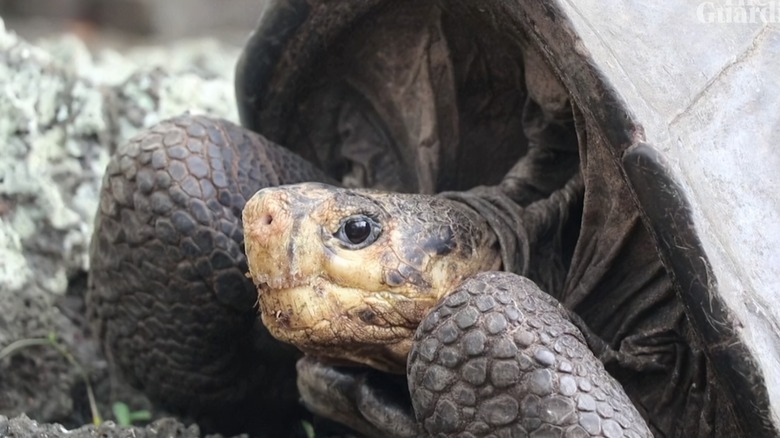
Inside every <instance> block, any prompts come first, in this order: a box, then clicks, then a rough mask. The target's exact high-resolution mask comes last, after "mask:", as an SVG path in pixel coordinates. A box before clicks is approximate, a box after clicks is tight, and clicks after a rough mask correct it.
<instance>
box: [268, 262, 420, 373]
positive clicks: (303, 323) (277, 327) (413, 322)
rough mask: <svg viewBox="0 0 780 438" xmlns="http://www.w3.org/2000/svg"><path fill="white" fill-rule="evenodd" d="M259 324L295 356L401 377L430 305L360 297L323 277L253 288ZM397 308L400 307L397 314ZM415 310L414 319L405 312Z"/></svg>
mask: <svg viewBox="0 0 780 438" xmlns="http://www.w3.org/2000/svg"><path fill="white" fill-rule="evenodd" d="M258 301H259V307H260V316H261V318H262V321H263V324H264V325H265V326H266V327H267V328H268V330H269V332H270V333H271V334H272V335H273V336H274V337H275V338H277V339H279V340H282V341H284V342H288V343H291V344H294V345H296V346H297V347H298V348H299V349H301V351H303V352H305V353H307V354H310V355H313V356H315V357H320V358H328V359H329V360H338V361H342V362H343V363H352V364H362V365H367V366H369V367H372V368H375V369H379V370H382V371H387V372H391V373H399V374H400V373H403V372H404V371H405V369H406V357H407V355H408V353H409V350H410V349H411V344H412V338H413V335H414V331H415V330H416V328H417V324H418V322H419V321H420V320H422V317H423V316H424V315H425V313H426V312H427V309H429V308H430V307H432V305H433V303H431V302H429V301H430V300H429V301H425V300H423V299H410V298H408V297H405V296H399V295H397V294H392V293H390V292H388V293H378V292H366V291H363V290H361V289H356V288H350V287H345V286H341V285H338V284H336V283H334V282H332V281H329V280H328V279H327V278H325V277H316V278H312V279H310V280H309V281H308V282H305V283H301V284H297V285H294V286H290V287H281V288H272V287H271V286H268V285H265V284H264V285H259V286H258ZM399 306H402V307H406V309H404V311H401V312H399ZM411 308H414V309H416V310H417V312H416V313H417V315H416V317H414V316H410V314H409V309H411Z"/></svg>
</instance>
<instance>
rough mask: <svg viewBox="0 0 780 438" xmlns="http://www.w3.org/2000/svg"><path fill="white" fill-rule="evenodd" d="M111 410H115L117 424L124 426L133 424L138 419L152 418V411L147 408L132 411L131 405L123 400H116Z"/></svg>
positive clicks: (146, 419)
mask: <svg viewBox="0 0 780 438" xmlns="http://www.w3.org/2000/svg"><path fill="white" fill-rule="evenodd" d="M111 410H112V411H114V418H115V419H116V424H118V425H120V426H123V427H129V426H132V425H133V424H134V423H135V422H136V421H149V420H151V418H152V413H151V412H149V411H147V410H145V409H142V410H140V411H131V410H130V407H129V406H127V404H125V403H122V402H116V403H114V404H113V405H111Z"/></svg>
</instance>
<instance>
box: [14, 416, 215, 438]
mask: <svg viewBox="0 0 780 438" xmlns="http://www.w3.org/2000/svg"><path fill="white" fill-rule="evenodd" d="M0 436H3V437H9V438H38V437H42V436H44V437H48V438H59V437H62V438H65V437H67V438H98V437H99V438H130V437H133V438H170V437H176V438H199V437H201V434H200V429H198V426H197V425H191V426H189V427H187V426H185V425H184V424H182V423H180V422H179V421H177V420H175V419H173V418H162V419H159V420H157V421H155V422H153V423H151V424H149V425H148V426H146V427H120V426H117V425H116V424H114V423H113V422H111V421H107V422H105V423H103V424H101V425H100V426H93V425H87V426H82V427H79V428H78V429H74V430H68V429H66V428H64V427H63V426H61V425H59V424H40V423H38V422H37V421H33V420H31V419H30V418H29V417H27V416H26V415H20V416H18V417H16V418H12V419H10V420H9V419H8V418H6V417H3V416H2V415H0ZM209 437H211V438H217V437H218V435H209Z"/></svg>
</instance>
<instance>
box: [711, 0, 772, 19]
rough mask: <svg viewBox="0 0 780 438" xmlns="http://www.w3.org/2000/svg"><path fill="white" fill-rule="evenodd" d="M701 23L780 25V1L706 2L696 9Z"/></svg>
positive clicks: (727, 0) (728, 0) (724, 0)
mask: <svg viewBox="0 0 780 438" xmlns="http://www.w3.org/2000/svg"><path fill="white" fill-rule="evenodd" d="M696 18H697V19H698V20H699V22H700V23H719V24H730V23H737V24H741V23H780V0H723V1H705V2H701V3H699V6H698V7H697V8H696Z"/></svg>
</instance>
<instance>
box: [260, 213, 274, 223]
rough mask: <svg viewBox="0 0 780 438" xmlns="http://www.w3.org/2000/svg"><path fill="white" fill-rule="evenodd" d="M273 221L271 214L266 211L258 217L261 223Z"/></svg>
mask: <svg viewBox="0 0 780 438" xmlns="http://www.w3.org/2000/svg"><path fill="white" fill-rule="evenodd" d="M273 221H274V218H273V216H271V215H270V214H268V213H266V214H264V215H263V217H262V218H261V219H260V223H262V224H263V225H271V223H272V222H273Z"/></svg>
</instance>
